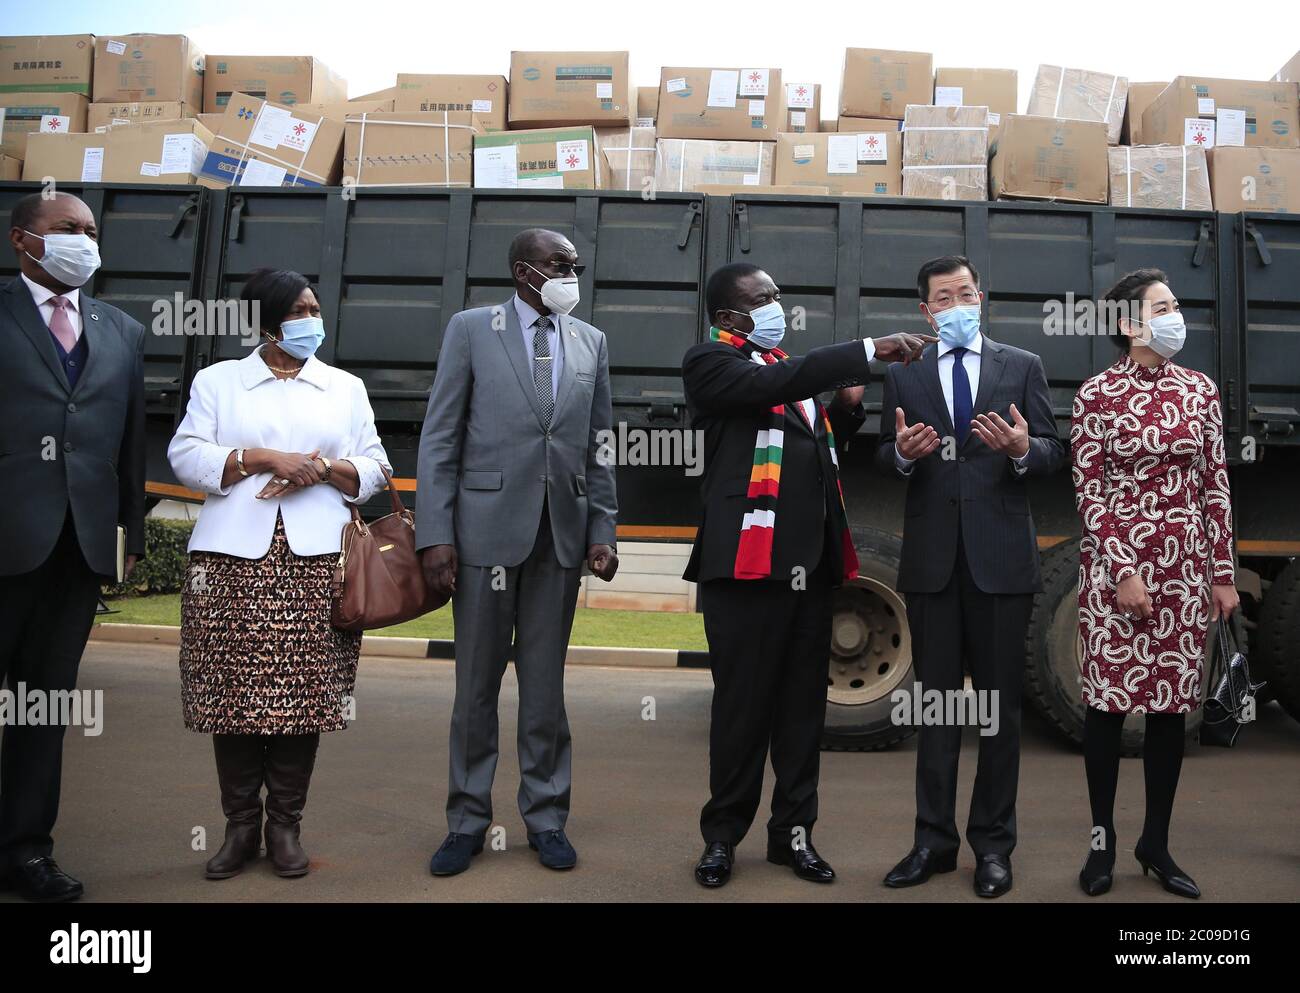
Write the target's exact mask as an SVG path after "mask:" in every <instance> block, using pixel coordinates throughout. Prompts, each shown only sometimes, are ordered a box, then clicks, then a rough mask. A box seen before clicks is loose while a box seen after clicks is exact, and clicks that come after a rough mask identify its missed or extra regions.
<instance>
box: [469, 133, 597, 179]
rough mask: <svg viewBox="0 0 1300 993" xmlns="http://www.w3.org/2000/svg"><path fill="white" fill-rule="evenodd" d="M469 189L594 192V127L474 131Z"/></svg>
mask: <svg viewBox="0 0 1300 993" xmlns="http://www.w3.org/2000/svg"><path fill="white" fill-rule="evenodd" d="M474 187H475V188H476V189H538V190H594V189H595V188H596V133H595V130H594V129H593V128H591V127H590V126H587V127H576V128H535V129H533V130H529V131H496V132H493V133H492V134H476V135H475V136H474Z"/></svg>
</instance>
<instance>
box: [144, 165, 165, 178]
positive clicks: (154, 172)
mask: <svg viewBox="0 0 1300 993" xmlns="http://www.w3.org/2000/svg"><path fill="white" fill-rule="evenodd" d="M162 171H163V167H162V163H161V162H141V163H140V175H141V176H161V175H162Z"/></svg>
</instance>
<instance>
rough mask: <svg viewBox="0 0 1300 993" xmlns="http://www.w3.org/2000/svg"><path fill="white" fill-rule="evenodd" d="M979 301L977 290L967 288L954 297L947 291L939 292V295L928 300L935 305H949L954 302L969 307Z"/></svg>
mask: <svg viewBox="0 0 1300 993" xmlns="http://www.w3.org/2000/svg"><path fill="white" fill-rule="evenodd" d="M979 302H980V295H979V291H978V290H967V291H966V292H964V293H959V294H958V295H957V296H955V297H954V296H952V295H951V294H948V293H941V294H939V296H937V297H935V298H934V299H933V300H930V301H929V303H932V304H934V306H936V307H951V306H952V305H953V304H954V303H959V304H961V305H962V306H964V307H971V306H974V305H975V304H977V303H979Z"/></svg>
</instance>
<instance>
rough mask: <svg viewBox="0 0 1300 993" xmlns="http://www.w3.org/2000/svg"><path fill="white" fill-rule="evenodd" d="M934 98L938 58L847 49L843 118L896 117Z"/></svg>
mask: <svg viewBox="0 0 1300 993" xmlns="http://www.w3.org/2000/svg"><path fill="white" fill-rule="evenodd" d="M933 98H934V57H933V56H932V55H930V53H929V52H893V51H889V50H887V49H883V48H846V49H845V50H844V74H843V76H842V77H841V82H840V116H841V117H892V118H894V119H895V120H899V121H901V120H902V119H903V113H904V112H905V111H906V110H907V105H908V104H909V103H929V102H930V101H931V100H932V99H933Z"/></svg>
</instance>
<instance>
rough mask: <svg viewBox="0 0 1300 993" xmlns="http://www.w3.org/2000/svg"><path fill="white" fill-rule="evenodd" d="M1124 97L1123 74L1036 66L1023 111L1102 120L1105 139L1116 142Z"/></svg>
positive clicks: (1122, 123)
mask: <svg viewBox="0 0 1300 993" xmlns="http://www.w3.org/2000/svg"><path fill="white" fill-rule="evenodd" d="M1127 99H1128V79H1127V78H1125V77H1124V76H1114V75H1111V74H1110V73H1106V72H1093V71H1091V70H1088V69H1068V68H1065V67H1064V66H1048V65H1040V66H1039V67H1038V72H1037V74H1036V75H1035V76H1034V88H1033V90H1032V91H1031V92H1030V94H1029V109H1028V111H1027V112H1026V113H1027V114H1029V115H1031V116H1035V117H1063V118H1068V119H1069V120H1074V121H1102V122H1103V123H1105V125H1106V140H1107V141H1108V142H1110V144H1112V145H1118V144H1119V134H1120V130H1121V129H1122V128H1123V126H1124V105H1125V102H1126V100H1127Z"/></svg>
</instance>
